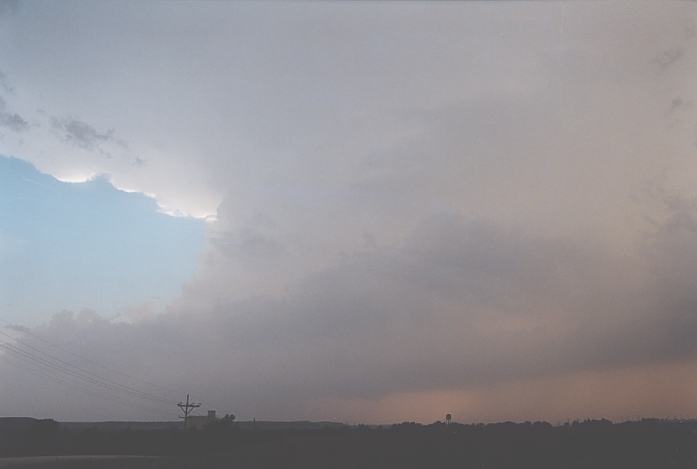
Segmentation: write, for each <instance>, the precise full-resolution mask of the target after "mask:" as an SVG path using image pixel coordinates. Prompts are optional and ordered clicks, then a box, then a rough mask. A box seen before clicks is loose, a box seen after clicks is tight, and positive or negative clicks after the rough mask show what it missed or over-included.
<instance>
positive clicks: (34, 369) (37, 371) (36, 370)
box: [5, 354, 162, 417]
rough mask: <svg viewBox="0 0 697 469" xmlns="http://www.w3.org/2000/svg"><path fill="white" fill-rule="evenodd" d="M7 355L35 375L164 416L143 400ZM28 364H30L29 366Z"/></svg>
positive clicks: (129, 406) (126, 406) (91, 394)
mask: <svg viewBox="0 0 697 469" xmlns="http://www.w3.org/2000/svg"><path fill="white" fill-rule="evenodd" d="M5 357H6V358H9V359H10V361H11V362H13V363H15V364H19V365H21V366H22V368H21V369H22V370H23V371H28V372H29V373H31V374H33V375H35V376H41V377H45V378H49V379H51V380H52V381H55V382H58V383H61V384H63V385H65V386H68V387H71V388H73V389H76V390H77V391H80V392H82V393H85V394H88V395H90V396H94V397H98V398H100V399H105V400H108V401H113V402H115V403H117V404H119V405H121V406H122V407H124V408H129V409H133V407H134V406H135V407H138V409H140V410H141V411H145V412H147V413H148V414H150V415H152V416H158V417H161V416H162V412H161V411H157V410H155V409H153V408H150V407H146V404H145V403H144V402H142V401H132V402H129V401H128V400H124V399H122V398H121V396H120V395H115V394H110V393H105V392H103V391H96V390H95V389H94V388H92V387H90V386H85V385H83V384H82V383H81V382H79V381H69V380H67V379H63V378H62V377H61V376H60V375H56V374H54V373H52V372H50V371H48V370H47V369H44V368H42V367H40V366H38V365H37V364H35V363H32V362H30V361H24V360H22V359H21V358H18V357H17V356H14V355H10V354H8V355H5ZM26 365H29V367H27V366H26Z"/></svg>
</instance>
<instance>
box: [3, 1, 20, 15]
mask: <svg viewBox="0 0 697 469" xmlns="http://www.w3.org/2000/svg"><path fill="white" fill-rule="evenodd" d="M18 10H19V0H0V17H2V16H7V15H14V14H15V13H17V11H18Z"/></svg>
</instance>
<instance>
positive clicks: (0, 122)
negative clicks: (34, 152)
mask: <svg viewBox="0 0 697 469" xmlns="http://www.w3.org/2000/svg"><path fill="white" fill-rule="evenodd" d="M5 108H6V104H5V101H4V100H3V99H2V97H0V127H5V128H7V129H10V130H12V131H13V132H22V131H24V130H27V129H29V123H28V122H27V121H26V120H25V119H24V118H23V117H22V116H20V115H19V114H17V113H15V112H10V111H6V110H5Z"/></svg>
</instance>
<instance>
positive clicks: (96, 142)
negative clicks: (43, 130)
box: [51, 117, 123, 157]
mask: <svg viewBox="0 0 697 469" xmlns="http://www.w3.org/2000/svg"><path fill="white" fill-rule="evenodd" d="M51 122H52V125H53V128H54V129H55V130H57V131H58V132H60V133H61V134H62V138H63V139H64V140H65V141H66V142H68V143H71V144H73V145H75V146H78V147H80V148H82V149H85V150H98V151H99V152H100V153H102V154H104V155H105V156H109V157H110V155H109V153H108V152H107V151H105V150H104V149H103V146H104V145H105V144H108V143H117V144H119V145H123V142H121V141H119V140H117V139H116V138H115V137H114V131H113V130H108V131H106V132H98V131H97V130H96V129H95V128H94V127H92V126H91V125H89V124H87V123H85V122H83V121H81V120H78V119H75V118H72V117H65V118H57V117H54V118H53V119H52V120H51Z"/></svg>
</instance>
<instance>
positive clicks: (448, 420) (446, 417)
mask: <svg viewBox="0 0 697 469" xmlns="http://www.w3.org/2000/svg"><path fill="white" fill-rule="evenodd" d="M452 419H453V416H452V415H450V414H445V424H446V425H450V421H451V420H452Z"/></svg>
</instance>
